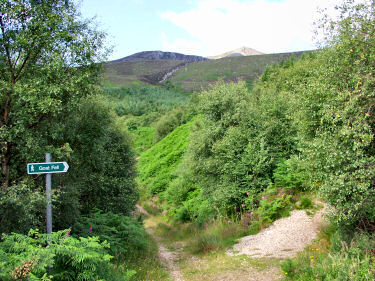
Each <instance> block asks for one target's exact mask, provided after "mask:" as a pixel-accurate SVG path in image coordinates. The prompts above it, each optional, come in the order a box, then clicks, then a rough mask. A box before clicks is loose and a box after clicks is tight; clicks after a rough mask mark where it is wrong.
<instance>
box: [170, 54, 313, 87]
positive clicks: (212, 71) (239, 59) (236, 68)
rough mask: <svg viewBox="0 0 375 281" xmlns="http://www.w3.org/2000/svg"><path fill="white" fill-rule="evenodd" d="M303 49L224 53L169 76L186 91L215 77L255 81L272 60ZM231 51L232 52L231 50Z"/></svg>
mask: <svg viewBox="0 0 375 281" xmlns="http://www.w3.org/2000/svg"><path fill="white" fill-rule="evenodd" d="M309 52H310V51H305V52H292V53H279V54H265V55H257V56H243V55H242V56H227V57H224V58H221V59H213V60H208V61H200V62H194V63H190V64H188V65H186V66H183V67H180V68H179V69H178V70H177V71H176V72H175V73H174V74H173V75H172V76H171V77H170V78H169V79H168V81H170V82H171V83H173V84H175V85H177V86H178V87H179V88H181V89H183V90H184V91H186V92H194V91H201V90H202V89H206V88H207V87H208V86H209V85H210V84H213V83H215V82H216V81H217V80H220V79H221V80H224V81H238V80H244V81H247V82H249V83H250V84H251V83H252V81H255V80H256V79H257V78H258V77H259V76H260V75H261V74H262V73H263V71H264V70H265V69H266V68H267V67H268V66H271V65H273V64H275V63H279V62H281V61H287V60H288V59H289V58H291V57H294V58H296V59H298V58H299V57H301V56H302V55H303V54H304V53H309ZM233 54H235V53H233Z"/></svg>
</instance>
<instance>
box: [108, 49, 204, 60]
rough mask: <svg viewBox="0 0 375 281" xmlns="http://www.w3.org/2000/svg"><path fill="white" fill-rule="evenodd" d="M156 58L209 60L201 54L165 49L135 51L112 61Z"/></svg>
mask: <svg viewBox="0 0 375 281" xmlns="http://www.w3.org/2000/svg"><path fill="white" fill-rule="evenodd" d="M155 60H181V61H185V62H195V61H202V60H207V58H204V57H200V56H192V55H184V54H180V53H174V52H163V51H144V52H139V53H135V54H133V55H130V56H127V57H125V58H122V59H118V60H115V61H112V62H124V61H155Z"/></svg>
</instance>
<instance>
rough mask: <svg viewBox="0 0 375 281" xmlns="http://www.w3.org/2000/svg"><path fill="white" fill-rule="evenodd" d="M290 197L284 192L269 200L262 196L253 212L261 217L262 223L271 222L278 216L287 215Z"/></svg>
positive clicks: (289, 209) (289, 207) (290, 205)
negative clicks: (280, 195)
mask: <svg viewBox="0 0 375 281" xmlns="http://www.w3.org/2000/svg"><path fill="white" fill-rule="evenodd" d="M290 199H291V196H289V195H288V196H287V195H285V194H283V195H282V197H276V198H274V199H272V200H270V201H269V200H267V199H266V198H264V199H263V198H262V199H261V200H260V201H259V208H258V209H256V211H255V213H256V214H257V215H258V216H259V217H260V218H261V220H262V223H263V224H268V223H271V222H273V221H275V220H276V219H278V218H280V217H286V216H289V214H290V211H291V209H292V204H291V201H290Z"/></svg>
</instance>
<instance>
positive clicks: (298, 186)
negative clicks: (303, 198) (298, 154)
mask: <svg viewBox="0 0 375 281" xmlns="http://www.w3.org/2000/svg"><path fill="white" fill-rule="evenodd" d="M300 162H302V161H298V159H296V158H290V159H288V160H284V161H280V162H279V163H278V164H277V165H276V169H275V170H274V171H273V178H274V183H275V186H276V187H280V188H283V189H287V190H290V191H292V192H298V191H303V190H306V189H307V187H306V180H307V175H306V170H303V169H302V168H301V166H300V165H301V164H302V163H300Z"/></svg>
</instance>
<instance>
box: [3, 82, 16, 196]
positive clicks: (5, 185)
mask: <svg viewBox="0 0 375 281" xmlns="http://www.w3.org/2000/svg"><path fill="white" fill-rule="evenodd" d="M14 84H15V79H12V84H11V89H10V90H9V91H8V93H7V98H6V100H5V104H4V115H3V120H2V121H3V122H1V123H2V124H1V125H2V126H1V127H5V130H7V129H8V127H9V112H10V102H11V96H12V93H13V90H14ZM9 150H10V143H9V142H8V140H7V139H4V140H1V172H2V185H1V188H2V190H4V191H5V190H6V189H7V188H8V186H9V171H10V167H9V154H10V152H9Z"/></svg>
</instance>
